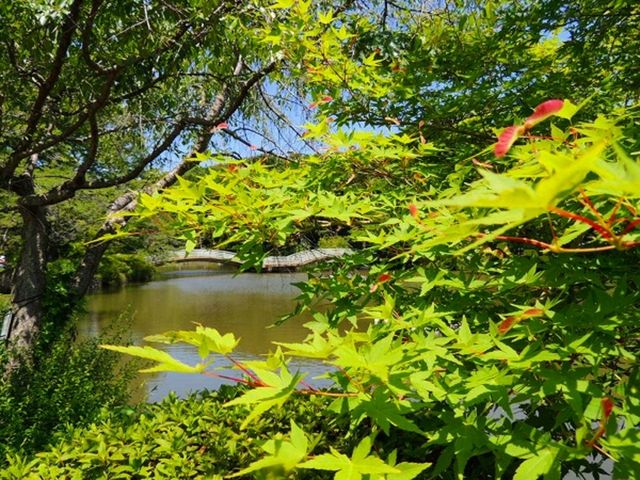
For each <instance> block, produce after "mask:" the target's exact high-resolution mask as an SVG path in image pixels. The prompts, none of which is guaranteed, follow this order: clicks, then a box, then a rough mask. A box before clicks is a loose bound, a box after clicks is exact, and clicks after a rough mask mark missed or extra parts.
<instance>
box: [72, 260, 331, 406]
mask: <svg viewBox="0 0 640 480" xmlns="http://www.w3.org/2000/svg"><path fill="white" fill-rule="evenodd" d="M185 265H186V264H185ZM182 268H183V269H182V270H175V271H170V272H164V273H161V274H160V275H159V278H158V279H157V280H155V281H152V282H149V283H146V284H142V285H129V286H127V287H125V288H122V289H120V290H118V291H114V292H100V293H96V294H93V295H90V296H89V299H88V314H87V317H86V318H85V319H84V321H83V322H82V323H81V325H80V332H81V334H84V335H92V334H96V333H98V332H100V331H101V330H103V329H104V328H105V327H106V326H107V325H109V324H110V323H111V322H113V321H114V320H115V319H117V318H118V317H119V316H121V315H123V314H126V315H130V316H131V327H130V328H131V336H132V339H133V341H134V343H136V344H140V343H143V340H142V338H143V337H145V336H147V335H152V334H156V333H161V332H165V331H168V330H178V329H182V330H185V329H191V328H193V323H194V322H195V323H200V324H202V325H205V326H210V327H214V328H216V329H218V331H220V332H221V333H226V332H233V333H234V334H235V335H236V337H239V338H240V339H241V340H240V344H239V345H238V348H237V350H236V352H237V353H236V354H235V355H234V358H235V359H237V360H242V359H249V358H251V359H254V358H257V357H259V356H260V355H263V354H265V353H267V352H269V350H270V349H273V345H272V342H273V341H282V342H297V341H300V340H302V339H303V338H304V337H305V336H306V334H307V333H308V331H307V330H306V329H305V328H304V327H303V323H304V322H305V321H306V319H296V320H291V321H288V322H285V323H284V324H283V325H280V326H277V327H271V325H272V324H273V322H274V321H275V320H277V319H278V318H279V317H280V316H281V315H284V314H286V313H288V312H290V311H291V309H292V308H293V306H294V298H295V297H296V296H297V295H298V292H299V291H298V289H297V288H296V287H295V286H294V285H293V284H294V283H296V282H301V281H304V280H305V278H306V276H305V274H300V273H268V274H266V273H263V274H256V273H241V274H237V273H236V272H235V271H233V270H229V269H228V268H224V267H212V266H211V264H209V265H208V266H207V269H206V270H205V269H200V268H198V269H194V267H193V266H189V267H185V266H183V267H182ZM185 268H189V269H185ZM270 327H271V328H270ZM154 346H156V347H157V348H162V349H165V350H166V351H168V352H169V353H171V354H172V355H174V356H175V357H176V358H178V359H180V360H182V361H184V362H187V363H196V362H197V361H198V360H199V357H198V356H197V353H196V351H195V350H194V349H193V348H192V347H189V346H178V345H157V344H154ZM216 363H217V364H218V365H221V366H226V365H228V364H229V362H228V361H227V360H226V359H224V358H219V359H217V361H216ZM292 367H293V368H292V369H293V370H295V369H299V370H301V371H304V372H307V379H311V378H312V377H314V376H317V375H320V374H321V373H323V372H325V371H326V368H325V367H323V366H322V365H321V364H318V363H316V362H306V361H298V360H296V361H293V362H292ZM220 373H229V372H224V371H223V372H220ZM140 380H141V381H145V383H146V386H145V387H144V391H146V393H147V399H148V401H152V402H153V401H158V400H160V399H162V398H163V397H165V396H166V395H167V394H168V393H169V392H170V391H175V392H176V393H177V394H178V395H180V396H185V395H187V394H188V393H189V392H191V391H195V390H199V389H204V388H208V389H215V388H217V387H219V386H220V385H221V384H223V383H231V382H226V381H221V380H218V379H212V378H209V377H204V376H201V375H185V374H174V373H156V374H144V375H141V377H140ZM312 383H315V384H316V385H318V386H326V385H327V382H326V381H323V380H316V381H313V382H312Z"/></svg>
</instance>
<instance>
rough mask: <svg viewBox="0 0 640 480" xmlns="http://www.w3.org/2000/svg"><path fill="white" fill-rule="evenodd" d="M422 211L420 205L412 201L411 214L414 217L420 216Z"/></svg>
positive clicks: (410, 205)
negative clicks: (419, 208)
mask: <svg viewBox="0 0 640 480" xmlns="http://www.w3.org/2000/svg"><path fill="white" fill-rule="evenodd" d="M419 213H420V211H419V210H418V207H417V205H416V204H415V203H410V204H409V214H410V215H411V216H412V217H413V218H418V214H419Z"/></svg>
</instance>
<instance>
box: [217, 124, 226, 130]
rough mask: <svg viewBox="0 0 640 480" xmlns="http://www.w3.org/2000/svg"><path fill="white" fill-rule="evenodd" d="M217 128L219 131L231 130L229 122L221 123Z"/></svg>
mask: <svg viewBox="0 0 640 480" xmlns="http://www.w3.org/2000/svg"><path fill="white" fill-rule="evenodd" d="M216 128H217V129H218V130H222V129H223V128H229V124H228V123H227V122H220V123H219V124H218V125H216Z"/></svg>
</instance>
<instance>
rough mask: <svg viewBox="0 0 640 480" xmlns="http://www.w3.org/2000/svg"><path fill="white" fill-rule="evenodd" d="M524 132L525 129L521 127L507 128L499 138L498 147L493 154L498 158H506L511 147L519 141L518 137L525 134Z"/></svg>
mask: <svg viewBox="0 0 640 480" xmlns="http://www.w3.org/2000/svg"><path fill="white" fill-rule="evenodd" d="M524 131H525V128H524V127H523V126H521V125H512V126H510V127H507V128H505V129H504V130H503V131H502V133H501V134H500V136H499V137H498V143H496V147H495V149H494V150H493V153H494V154H495V155H496V157H498V158H502V157H504V156H505V155H506V154H507V152H508V151H509V149H510V148H511V146H512V145H513V144H514V143H515V141H516V140H517V139H518V137H519V136H520V135H522V134H523V133H524Z"/></svg>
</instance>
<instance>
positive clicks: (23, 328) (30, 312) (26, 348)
mask: <svg viewBox="0 0 640 480" xmlns="http://www.w3.org/2000/svg"><path fill="white" fill-rule="evenodd" d="M20 213H21V215H22V221H23V228H22V245H23V247H22V252H21V253H20V260H19V262H18V265H16V268H15V270H14V273H13V288H12V291H11V294H12V300H11V303H12V312H13V318H12V321H11V325H10V327H9V335H8V338H9V347H10V349H11V350H12V351H13V354H12V356H11V360H10V362H9V367H8V370H9V371H11V370H13V369H15V368H16V367H17V366H18V365H19V364H20V363H21V362H22V361H25V360H26V361H30V360H31V354H32V352H33V347H34V345H35V342H36V339H37V337H38V334H39V332H40V329H41V326H42V325H41V323H42V314H43V297H44V293H45V288H46V267H47V248H48V236H47V233H48V231H47V218H46V208H45V207H41V206H35V207H34V206H29V207H25V206H21V208H20Z"/></svg>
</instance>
